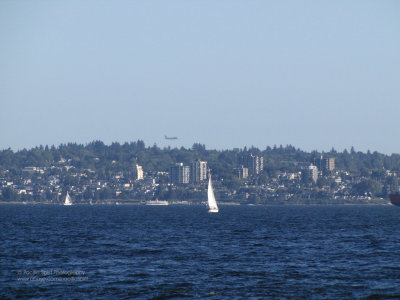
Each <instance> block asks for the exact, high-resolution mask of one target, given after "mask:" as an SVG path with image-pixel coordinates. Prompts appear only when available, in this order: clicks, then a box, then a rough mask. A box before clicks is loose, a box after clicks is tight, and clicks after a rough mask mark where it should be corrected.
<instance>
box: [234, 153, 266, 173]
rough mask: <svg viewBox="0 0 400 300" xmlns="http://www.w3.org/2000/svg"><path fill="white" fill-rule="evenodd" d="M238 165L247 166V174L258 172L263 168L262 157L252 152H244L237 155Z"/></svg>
mask: <svg viewBox="0 0 400 300" xmlns="http://www.w3.org/2000/svg"><path fill="white" fill-rule="evenodd" d="M239 165H242V166H243V167H245V168H247V169H248V170H249V174H259V173H260V172H261V171H262V170H263V168H264V158H263V157H261V156H258V155H254V154H246V155H242V156H240V157H239Z"/></svg>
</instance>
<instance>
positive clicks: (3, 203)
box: [0, 201, 393, 206]
mask: <svg viewBox="0 0 400 300" xmlns="http://www.w3.org/2000/svg"><path fill="white" fill-rule="evenodd" d="M218 204H219V205H221V206H393V205H392V204H391V203H390V202H387V203H379V202H377V203H281V204H279V203H275V204H247V203H243V204H242V203H238V202H220V203H218ZM0 205H55V206H64V204H62V203H53V202H15V201H11V202H7V201H0ZM98 205H110V206H126V205H128V206H150V205H148V204H146V203H143V202H132V203H126V202H125V203H122V202H118V203H110V202H104V203H93V204H89V203H76V204H74V205H73V206H98ZM172 205H180V206H182V205H187V206H203V205H204V204H199V203H190V202H189V203H181V202H172V203H169V204H168V205H165V206H172ZM160 206H164V205H160Z"/></svg>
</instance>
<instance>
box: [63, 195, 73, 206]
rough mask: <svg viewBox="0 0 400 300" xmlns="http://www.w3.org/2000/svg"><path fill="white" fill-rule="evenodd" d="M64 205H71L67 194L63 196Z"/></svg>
mask: <svg viewBox="0 0 400 300" xmlns="http://www.w3.org/2000/svg"><path fill="white" fill-rule="evenodd" d="M64 205H72V201H71V196H70V195H69V194H68V192H67V195H66V196H65V201H64Z"/></svg>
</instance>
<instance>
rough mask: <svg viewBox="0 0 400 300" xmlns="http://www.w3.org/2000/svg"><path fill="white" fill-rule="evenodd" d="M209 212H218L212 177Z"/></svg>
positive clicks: (209, 191) (209, 186)
mask: <svg viewBox="0 0 400 300" xmlns="http://www.w3.org/2000/svg"><path fill="white" fill-rule="evenodd" d="M207 194H208V212H216V213H217V212H218V205H217V201H216V200H215V195H214V190H213V186H212V182H211V175H210V178H209V180H208V191H207Z"/></svg>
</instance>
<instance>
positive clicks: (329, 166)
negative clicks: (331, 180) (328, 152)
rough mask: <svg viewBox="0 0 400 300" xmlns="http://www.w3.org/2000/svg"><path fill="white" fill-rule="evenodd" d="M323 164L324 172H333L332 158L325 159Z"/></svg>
mask: <svg viewBox="0 0 400 300" xmlns="http://www.w3.org/2000/svg"><path fill="white" fill-rule="evenodd" d="M324 164H325V170H326V171H329V172H331V171H333V170H335V158H333V157H327V158H325V159H324Z"/></svg>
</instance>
